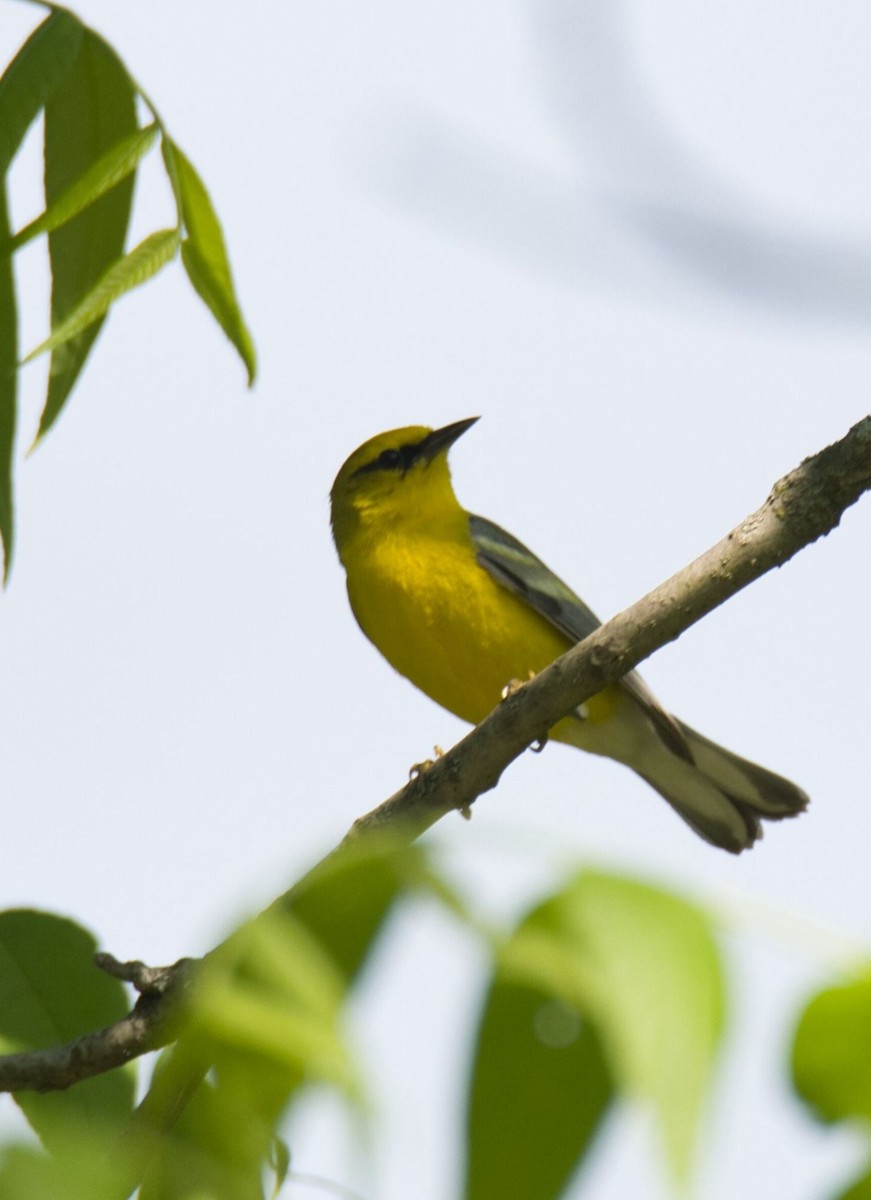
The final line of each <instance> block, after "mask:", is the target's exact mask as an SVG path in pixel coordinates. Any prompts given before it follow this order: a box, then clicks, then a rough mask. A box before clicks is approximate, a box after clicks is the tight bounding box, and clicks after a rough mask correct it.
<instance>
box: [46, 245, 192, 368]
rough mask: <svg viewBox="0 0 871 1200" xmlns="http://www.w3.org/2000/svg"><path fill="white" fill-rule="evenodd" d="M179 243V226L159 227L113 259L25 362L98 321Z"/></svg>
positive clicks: (153, 271)
mask: <svg viewBox="0 0 871 1200" xmlns="http://www.w3.org/2000/svg"><path fill="white" fill-rule="evenodd" d="M178 246H179V233H178V230H177V229H160V230H158V232H157V233H152V234H149V236H148V237H147V238H145V239H144V240H143V241H141V242H140V243H139V245H138V246H135V247H134V248H133V249H132V250H131V251H130V253H129V254H125V255H124V257H123V258H119V259H118V261H117V262H114V263H112V265H111V266H110V267H109V269H108V271H106V273H105V275H103V276H102V278H100V279H99V280H97V283H96V284H95V285H94V287H93V288H92V289H91V291H90V292H88V293H87V295H85V296H83V297H82V300H81V302H80V303H79V304H78V305H77V306H76V308H74V309H73V311H72V312H71V313H69V315H68V316H67V317H66V319H65V320H63V321H61V323H60V324H59V325H58V326H56V327H55V329H54V330H53V331H52V334H51V337H49V338H46V340H45V341H44V342H42V344H41V345H39V346H37V347H36V349H35V350H31V352H30V354H28V356H27V358H25V359H24V362H26V363H28V362H31V361H32V359H34V358H37V357H38V356H39V355H40V354H44V353H45V351H46V350H55V349H56V348H57V347H58V346H63V345H64V344H65V343H66V342H69V341H72V340H73V339H74V338H77V337H78V336H79V334H80V333H81V332H82V331H83V330H85V329H87V328H88V326H89V325H93V324H94V322H95V321H98V320H99V319H100V317H102V316H103V315H104V314H105V313H106V312H107V311H108V309H109V308H110V306H111V305H112V304H114V303H115V301H116V300H118V299H120V298H121V296H123V295H124V294H125V292H129V291H131V290H132V289H133V288H136V287H139V286H140V284H143V283H145V282H146V280H148V279H151V277H152V276H153V275H156V274H157V272H158V271H159V270H160V269H161V268H162V267H165V266H166V264H167V263H168V262H169V261H170V260H171V259H172V258H173V257H174V255H175V253H176V251H177V250H178Z"/></svg>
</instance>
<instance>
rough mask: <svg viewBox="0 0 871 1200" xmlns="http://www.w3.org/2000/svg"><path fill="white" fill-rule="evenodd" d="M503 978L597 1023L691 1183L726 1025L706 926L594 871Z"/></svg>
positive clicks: (559, 899) (511, 947) (667, 899)
mask: <svg viewBox="0 0 871 1200" xmlns="http://www.w3.org/2000/svg"><path fill="white" fill-rule="evenodd" d="M502 969H503V972H505V973H506V976H507V977H509V978H511V977H514V978H516V979H517V980H518V981H523V982H527V983H537V984H538V985H539V986H541V987H543V988H544V989H545V990H548V991H553V992H554V993H555V994H557V995H560V996H562V997H563V999H564V1000H566V1002H567V1003H570V1004H575V1005H576V1006H577V1007H578V1008H579V1010H580V1011H582V1012H585V1013H587V1014H588V1015H589V1017H590V1018H592V1020H593V1021H594V1022H595V1025H596V1027H597V1029H598V1030H599V1032H600V1034H601V1037H602V1042H603V1045H604V1047H605V1051H606V1055H607V1058H608V1061H609V1065H610V1069H611V1072H612V1074H613V1076H614V1077H615V1079H617V1080H618V1081H619V1083H620V1086H621V1089H623V1090H625V1091H626V1092H628V1093H629V1094H632V1095H635V1096H637V1097H640V1098H643V1099H645V1100H647V1101H648V1103H650V1104H651V1106H652V1108H653V1111H654V1114H655V1116H656V1119H657V1123H658V1125H659V1129H660V1132H661V1136H662V1140H663V1145H664V1149H665V1152H666V1157H667V1160H668V1162H669V1165H670V1166H671V1168H672V1171H673V1172H674V1174H675V1176H676V1178H677V1179H679V1180H681V1181H685V1180H686V1179H687V1177H688V1175H689V1171H690V1168H691V1165H692V1156H693V1150H694V1147H695V1142H696V1137H697V1133H698V1126H699V1119H700V1115H701V1113H702V1111H703V1106H704V1100H705V1098H706V1095H707V1091H708V1088H709V1086H710V1082H711V1077H712V1072H713V1066H714V1060H715V1056H716V1050H717V1046H718V1043H719V1040H720V1036H721V1033H722V1028H723V1016H724V989H723V977H722V970H721V966H720V961H719V956H718V952H717V948H716V944H715V942H714V938H713V933H712V930H711V925H710V921H709V920H708V918H707V916H706V915H705V914H703V913H702V912H701V911H700V910H699V909H697V908H695V907H694V906H692V905H690V904H688V903H687V902H686V901H684V900H682V899H680V898H678V897H677V896H674V895H671V894H670V893H668V892H664V891H661V890H659V889H658V888H654V887H650V886H648V885H646V884H642V883H638V882H636V881H633V880H627V879H620V878H617V877H615V876H612V875H606V874H603V873H600V872H595V871H587V872H584V873H583V874H581V875H580V876H578V877H577V879H575V880H574V881H573V882H571V883H570V884H569V886H568V887H566V888H565V889H564V890H563V891H562V892H561V893H559V894H558V895H556V896H555V897H553V899H552V900H550V901H548V902H547V903H546V904H544V905H542V906H541V907H540V908H539V909H538V910H536V912H535V913H534V914H533V915H532V916H531V917H530V919H529V920H528V921H527V922H526V923H525V924H524V926H523V927H522V928H521V929H520V930H519V931H518V934H517V935H516V936H515V938H513V939H512V941H511V942H509V944H508V945H507V946H506V947H505V950H504V952H503V956H502Z"/></svg>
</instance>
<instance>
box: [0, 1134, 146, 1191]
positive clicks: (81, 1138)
mask: <svg viewBox="0 0 871 1200" xmlns="http://www.w3.org/2000/svg"><path fill="white" fill-rule="evenodd" d="M116 1149H117V1147H116V1145H115V1141H114V1138H113V1137H109V1136H103V1137H100V1136H99V1135H98V1132H97V1131H96V1130H94V1129H93V1128H80V1129H78V1131H77V1134H76V1138H75V1142H74V1143H73V1144H71V1145H70V1146H69V1147H68V1148H67V1150H66V1152H65V1153H64V1155H63V1157H62V1158H55V1157H51V1156H50V1155H48V1154H45V1153H43V1152H42V1151H40V1150H38V1149H37V1148H35V1147H33V1146H16V1145H9V1144H8V1143H7V1144H6V1145H4V1146H3V1147H2V1149H0V1200H119V1197H121V1196H124V1195H125V1194H126V1193H125V1192H124V1190H123V1177H121V1176H120V1174H119V1171H118V1166H117V1156H116V1155H114V1154H113V1151H115V1150H116Z"/></svg>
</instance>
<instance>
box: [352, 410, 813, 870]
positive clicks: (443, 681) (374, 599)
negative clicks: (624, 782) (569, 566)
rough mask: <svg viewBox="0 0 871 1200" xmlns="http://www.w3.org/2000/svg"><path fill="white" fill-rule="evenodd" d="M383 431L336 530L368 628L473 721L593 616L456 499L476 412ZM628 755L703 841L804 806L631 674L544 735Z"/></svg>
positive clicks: (358, 464) (425, 687) (355, 463)
mask: <svg viewBox="0 0 871 1200" xmlns="http://www.w3.org/2000/svg"><path fill="white" fill-rule="evenodd" d="M477 419H478V418H477V417H470V418H469V419H468V420H465V421H457V422H455V423H454V424H452V425H446V426H445V427H444V428H443V429H429V428H426V427H425V426H418V425H413V426H409V427H408V428H405V429H394V430H392V431H391V432H389V433H381V434H379V435H378V436H377V437H374V438H371V439H370V440H369V441H368V442H365V443H364V444H363V445H362V446H360V447H359V449H357V450H355V451H354V453H353V454H352V455H351V456H350V458H349V459H348V460H347V461H346V462H345V464H344V465H343V467H342V469H341V470H340V471H339V474H338V475H337V476H336V481H335V483H334V484H333V488H332V492H331V497H330V498H331V520H332V527H333V537H334V539H335V543H336V549H337V550H338V553H339V558H340V559H341V562H342V565H343V566H344V568H345V571H346V573H347V580H348V596H349V599H350V601H351V608H352V609H353V612H354V616H355V617H356V618H357V622H358V624H359V625H360V628H361V629H362V630H363V632H364V633H365V634H366V636H367V637H368V638H369V640H370V641H371V642H373V643H374V644H375V646H376V647H377V648H378V650H380V651H381V653H382V654H383V655H384V657H385V658H386V659H387V661H388V662H389V663H390V664H391V665H392V666H393V667H395V668H396V670H397V671H399V672H400V674H402V675H405V677H406V678H407V679H410V680H411V682H412V683H413V684H415V685H416V686H417V687H419V688H420V690H421V691H422V692H425V693H426V694H427V695H428V696H430V697H431V698H432V699H433V700H435V701H436V702H437V703H439V704H441V705H442V706H443V707H444V708H446V709H448V710H449V711H450V712H452V713H455V714H456V715H457V716H458V717H461V718H462V719H463V720H465V721H471V722H472V723H473V724H477V722H479V721H480V720H482V719H483V717H485V716H486V715H487V713H488V712H490V710H491V709H492V708H494V707H495V706H496V704H497V703H498V702H499V698H500V696H501V695H502V692H503V689H504V688H505V685H506V684H507V683H508V682H509V681H510V680H513V679H526V678H528V677H529V675H530V673H536V672H538V671H540V670H542V668H543V667H546V666H547V665H548V663H550V662H552V661H553V660H554V659H555V658H558V657H559V655H561V654H563V653H564V652H565V651H566V650H567V649H568V648H569V647H570V646H571V645H573V644H574V643H575V642H579V641H581V640H583V638H585V637H586V636H587V635H588V634H589V633H591V632H592V631H593V630H594V629H595V628H596V627H597V626H598V625H599V624H600V622H599V620H598V619H597V617H596V616H595V615H594V614H593V613H592V612H591V610H590V609H589V608H587V606H586V604H584V602H583V601H582V600H579V599H578V597H577V596H576V595H575V594H574V592H572V591H571V590H570V588H568V587H567V586H566V585H565V584H564V583H563V582H562V581H561V580H560V579H558V578H557V577H556V575H554V574H553V572H552V571H550V570H549V569H548V568H547V567H546V566H545V565H544V563H543V562H542V561H541V560H540V559H538V558H536V556H535V555H534V554H532V553H531V552H530V551H529V550H527V548H526V547H525V546H524V545H522V543H521V542H519V541H517V539H516V538H514V537H512V536H511V534H510V533H506V532H505V530H504V529H500V528H499V526H498V525H494V524H493V523H492V522H491V521H487V520H485V519H484V518H483V517H476V516H474V515H472V514H471V513H468V512H466V510H465V509H464V508H463V507H462V506H461V505H460V503H459V501H458V500H457V498H456V496H455V495H454V489H453V486H452V484H451V476H450V471H449V468H448V458H447V456H448V450H449V449H450V447H451V446H452V445H453V443H454V442H455V441H456V440H457V438H458V437H460V436H461V434H463V433H465V432H466V430H467V429H469V428H470V427H471V426H472V425H473V424H474V423H475V421H476V420H477ZM550 736H551V737H552V738H554V739H556V740H557V741H560V742H567V743H569V744H570V745H572V746H578V747H580V748H581V749H582V750H588V751H591V752H592V753H593V754H602V755H606V756H607V757H609V758H614V759H616V760H617V761H618V762H622V763H625V764H626V765H627V766H629V767H631V768H632V769H633V770H634V771H636V772H637V773H638V774H639V775H640V776H641V777H642V779H645V780H647V782H648V783H649V784H651V786H652V787H654V788H656V790H657V791H658V792H659V793H660V795H662V796H664V797H665V799H666V800H667V801H668V802H669V804H671V805H672V807H673V808H674V809H675V810H676V811H677V812H678V813H679V814H680V815H681V816H682V817H683V819H684V820H685V821H686V822H687V823H688V824H689V825H691V826H692V828H693V829H694V830H695V831H696V833H698V834H699V835H700V836H701V837H703V838H704V839H705V840H706V841H708V842H711V843H712V844H713V845H715V846H721V847H722V848H723V849H724V850H730V851H732V852H733V853H736V854H737V853H739V852H740V851H741V850H745V849H747V848H748V847H749V846H752V845H753V843H754V842H755V841H756V839H757V838H758V837H760V836H761V834H762V829H761V825H760V821H761V820H762V819H767V820H780V819H781V818H782V817H792V816H795V815H796V814H797V813H800V812H801V811H802V810H803V809H804V808H805V807H806V805H807V803H808V798H807V796H806V795H805V793H804V792H803V791H801V789H800V788H798V787H796V786H795V784H793V783H790V782H789V780H787V779H783V778H782V777H781V776H780V775H775V774H773V773H772V772H771V771H767V770H765V768H764V767H758V766H756V765H755V764H754V763H751V762H748V761H747V760H746V759H743V758H739V757H738V755H736V754H732V753H730V751H728V750H724V749H723V748H722V747H720V746H717V745H715V744H714V743H713V742H710V741H708V739H707V738H704V737H702V736H701V734H698V733H696V732H695V730H693V729H690V728H689V727H688V726H687V725H684V724H683V722H681V721H678V720H677V719H676V718H675V717H673V716H671V714H670V713H668V712H667V711H666V710H665V709H664V708H663V707H662V706H661V705H660V704H659V702H658V701H657V700H656V698H655V697H654V696H653V694H652V693H651V691H650V689H649V688H648V687H647V685H646V684H645V683H644V682H643V680H642V679H641V678H640V676H639V675H637V674H636V673H635V672H634V671H633V672H632V673H631V674H630V675H627V676H625V678H624V679H622V680H621V681H620V682H619V683H617V684H615V685H613V686H612V687H608V688H606V689H605V690H604V691H602V692H599V693H598V694H597V695H595V696H593V697H592V698H591V699H590V700H588V701H587V702H586V704H584V705H582V706H581V708H580V709H578V710H577V711H576V712H574V713H572V714H571V715H570V716H568V717H565V718H564V719H563V720H561V721H559V722H558V723H557V724H556V725H555V726H554V728H553V729H552V730H551V731H550Z"/></svg>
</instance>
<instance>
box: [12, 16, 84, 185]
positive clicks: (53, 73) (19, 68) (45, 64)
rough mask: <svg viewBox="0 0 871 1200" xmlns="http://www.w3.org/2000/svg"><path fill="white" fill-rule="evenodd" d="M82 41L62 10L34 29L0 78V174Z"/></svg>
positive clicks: (79, 29)
mask: <svg viewBox="0 0 871 1200" xmlns="http://www.w3.org/2000/svg"><path fill="white" fill-rule="evenodd" d="M81 38H82V26H81V24H80V23H79V22H78V21H77V20H76V18H75V17H74V16H73V15H72V14H71V13H68V12H64V11H63V10H62V9H57V10H55V11H54V12H53V13H52V14H51V15H50V16H49V17H47V18H46V19H45V20H44V21H43V23H42V24H41V25H40V26H38V27H37V28H36V29H35V30H34V31H33V33H32V34H31V35H30V37H29V38H28V39H27V41H26V42H25V43H24V45H23V46H22V47H21V49H20V50H19V51H18V53H17V54H16V55H15V58H13V60H12V62H11V63H10V64H9V66H8V67H7V68H6V70H5V72H4V73H3V77H2V79H0V175H5V173H6V169H7V168H8V166H9V164H10V163H11V162H12V160H13V158H14V157H15V155H16V153H17V152H18V147H19V146H20V145H21V143H22V141H23V140H24V135H25V134H26V133H27V131H28V129H29V128H30V126H31V124H32V123H33V121H35V120H36V117H37V116H38V115H39V113H40V111H41V110H42V108H43V106H44V105H45V102H46V101H47V100H48V98H49V96H50V95H51V94H52V92H53V91H54V89H55V88H56V87H57V85H58V83H59V82H60V80H61V79H63V77H64V75H65V74H66V73H67V71H68V70H69V69H70V66H71V65H72V63H73V61H74V60H75V57H76V54H77V53H78V49H79V44H80V42H81Z"/></svg>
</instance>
